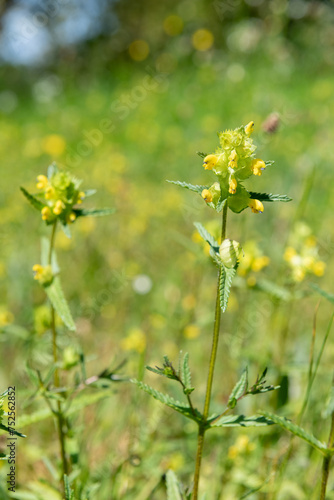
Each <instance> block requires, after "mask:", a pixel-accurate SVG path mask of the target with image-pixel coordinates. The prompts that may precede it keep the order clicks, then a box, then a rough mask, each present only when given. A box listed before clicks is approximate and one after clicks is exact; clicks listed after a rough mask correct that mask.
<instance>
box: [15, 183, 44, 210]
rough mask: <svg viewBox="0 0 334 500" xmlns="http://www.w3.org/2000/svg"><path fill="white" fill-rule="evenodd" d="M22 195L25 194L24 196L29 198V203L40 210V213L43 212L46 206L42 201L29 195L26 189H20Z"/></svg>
mask: <svg viewBox="0 0 334 500" xmlns="http://www.w3.org/2000/svg"><path fill="white" fill-rule="evenodd" d="M20 189H21V191H22V193H23V194H24V196H25V197H26V198H27V200H28V201H29V203H30V204H31V205H32V206H33V207H34V208H36V210H38V211H39V212H40V211H41V210H42V208H43V207H45V204H44V203H42V202H41V201H40V200H38V199H37V198H36V197H35V196H33V195H32V194H30V193H28V191H27V190H26V189H24V188H23V187H20Z"/></svg>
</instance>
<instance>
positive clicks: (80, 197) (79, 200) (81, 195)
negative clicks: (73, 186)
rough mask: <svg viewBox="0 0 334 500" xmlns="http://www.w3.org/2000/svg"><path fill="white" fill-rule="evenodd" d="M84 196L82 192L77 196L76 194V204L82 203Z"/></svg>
mask: <svg viewBox="0 0 334 500" xmlns="http://www.w3.org/2000/svg"><path fill="white" fill-rule="evenodd" d="M85 197H86V195H85V193H84V192H83V191H80V192H79V194H78V201H77V203H82V202H83V200H84V199H85Z"/></svg>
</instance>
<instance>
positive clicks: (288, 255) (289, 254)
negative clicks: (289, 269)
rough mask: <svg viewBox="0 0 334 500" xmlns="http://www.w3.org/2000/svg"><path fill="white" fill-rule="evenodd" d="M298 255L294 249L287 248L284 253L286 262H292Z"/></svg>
mask: <svg viewBox="0 0 334 500" xmlns="http://www.w3.org/2000/svg"><path fill="white" fill-rule="evenodd" d="M296 255H297V252H296V250H295V249H294V248H292V247H287V248H286V249H285V252H284V260H286V261H287V262H290V261H291V260H292V259H293V258H294V257H295V256H296Z"/></svg>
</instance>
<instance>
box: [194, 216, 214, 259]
mask: <svg viewBox="0 0 334 500" xmlns="http://www.w3.org/2000/svg"><path fill="white" fill-rule="evenodd" d="M194 226H195V227H196V229H197V231H198V232H199V235H200V236H201V238H203V240H204V241H206V242H207V243H209V245H210V247H211V248H212V249H213V251H214V252H219V243H218V242H217V241H216V239H215V238H214V237H213V236H212V235H211V234H210V233H209V232H208V231H207V230H206V229H205V227H204V226H202V224H200V223H199V222H194Z"/></svg>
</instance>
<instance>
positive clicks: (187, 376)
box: [181, 352, 194, 394]
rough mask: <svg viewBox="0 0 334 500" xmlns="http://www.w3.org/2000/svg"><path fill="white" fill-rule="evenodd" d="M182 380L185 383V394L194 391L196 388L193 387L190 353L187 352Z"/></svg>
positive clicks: (182, 369)
mask: <svg viewBox="0 0 334 500" xmlns="http://www.w3.org/2000/svg"><path fill="white" fill-rule="evenodd" d="M181 380H182V382H183V383H184V385H185V389H184V392H185V394H190V393H191V392H193V390H194V388H193V387H191V373H190V368H189V354H188V353H187V352H186V353H185V355H184V357H183V361H182V364H181Z"/></svg>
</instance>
